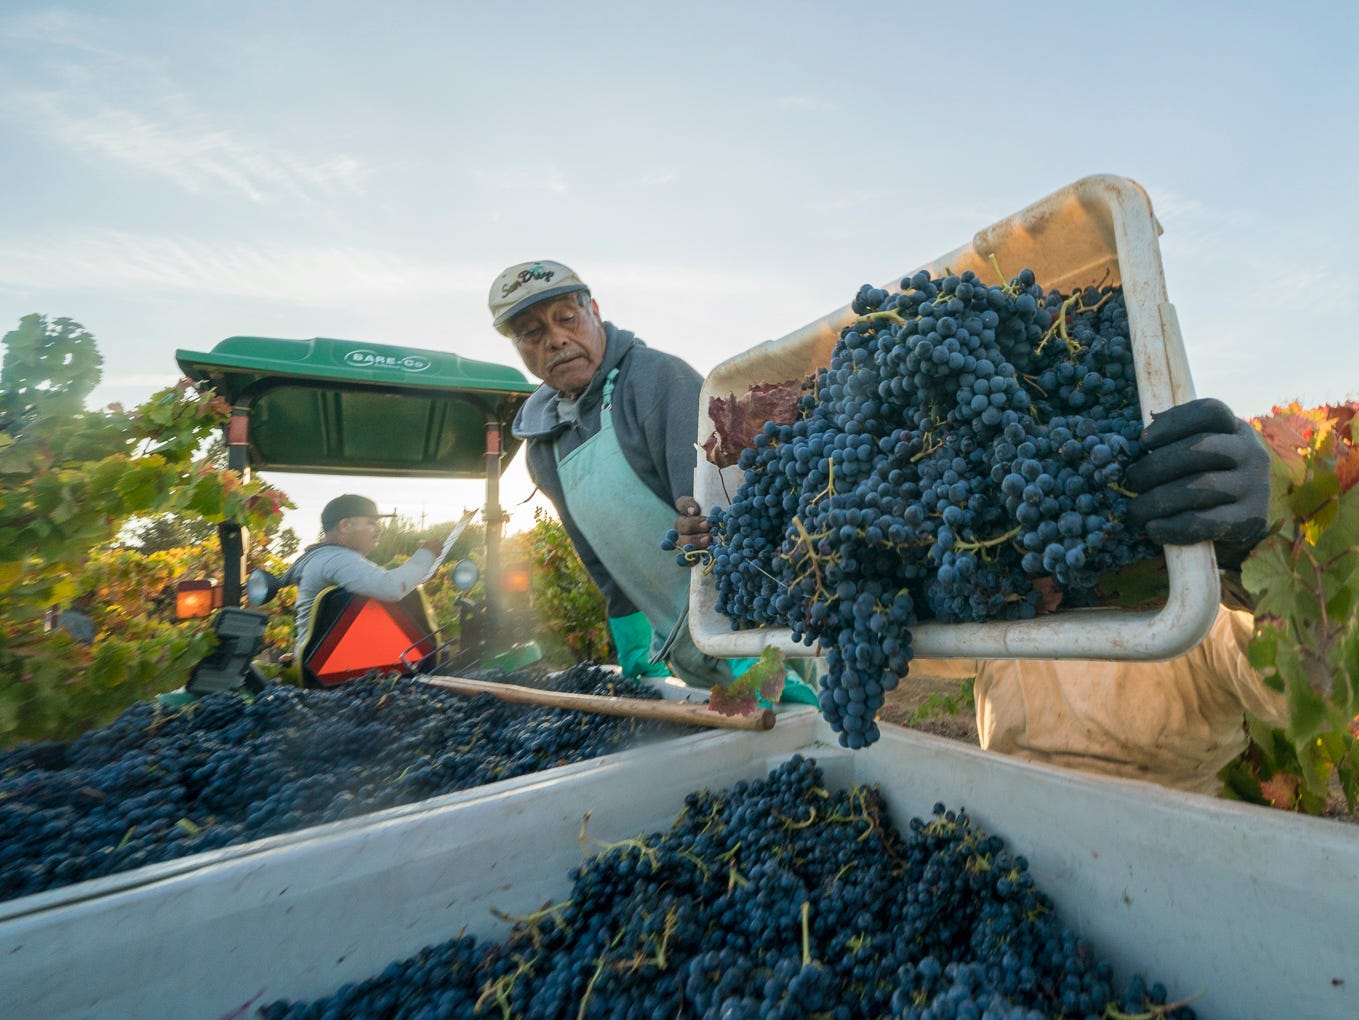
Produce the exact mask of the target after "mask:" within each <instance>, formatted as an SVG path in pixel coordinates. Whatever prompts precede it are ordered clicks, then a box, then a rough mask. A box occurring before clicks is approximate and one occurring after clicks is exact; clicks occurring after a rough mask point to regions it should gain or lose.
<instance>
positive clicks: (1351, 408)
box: [1322, 400, 1359, 436]
mask: <svg viewBox="0 0 1359 1020" xmlns="http://www.w3.org/2000/svg"><path fill="white" fill-rule="evenodd" d="M1322 410H1323V411H1324V412H1325V413H1326V417H1327V418H1329V419H1330V420H1331V428H1332V429H1334V430H1335V431H1336V432H1338V433H1340V434H1341V435H1342V436H1351V435H1353V434H1354V433H1353V425H1354V420H1355V418H1356V417H1359V401H1353V400H1351V401H1349V402H1348V403H1344V404H1327V405H1326V406H1325V407H1323V408H1322Z"/></svg>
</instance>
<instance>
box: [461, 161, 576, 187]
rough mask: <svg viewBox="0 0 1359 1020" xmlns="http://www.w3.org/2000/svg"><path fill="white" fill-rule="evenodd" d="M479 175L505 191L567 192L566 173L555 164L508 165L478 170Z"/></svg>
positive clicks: (484, 180)
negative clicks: (495, 168) (496, 168)
mask: <svg viewBox="0 0 1359 1020" xmlns="http://www.w3.org/2000/svg"><path fill="white" fill-rule="evenodd" d="M477 177H478V178H479V179H480V180H481V181H482V182H483V183H485V184H487V185H489V186H491V187H493V188H500V189H503V190H505V191H550V192H552V193H553V194H555V195H564V194H566V191H567V187H566V175H565V174H563V173H562V172H561V170H559V169H557V168H556V167H554V166H547V165H540V164H536V163H535V164H533V165H531V166H508V167H501V168H500V169H498V170H478V171H477Z"/></svg>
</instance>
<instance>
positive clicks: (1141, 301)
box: [689, 176, 1219, 660]
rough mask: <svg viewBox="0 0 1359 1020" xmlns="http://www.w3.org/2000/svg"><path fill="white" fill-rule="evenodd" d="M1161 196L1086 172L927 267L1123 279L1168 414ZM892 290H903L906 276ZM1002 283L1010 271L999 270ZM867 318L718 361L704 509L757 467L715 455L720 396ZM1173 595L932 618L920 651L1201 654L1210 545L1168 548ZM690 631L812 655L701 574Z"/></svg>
mask: <svg viewBox="0 0 1359 1020" xmlns="http://www.w3.org/2000/svg"><path fill="white" fill-rule="evenodd" d="M1159 229H1160V228H1159V226H1158V225H1157V223H1156V220H1155V218H1154V216H1153V215H1152V211H1151V202H1150V200H1149V199H1148V198H1147V195H1146V192H1144V191H1143V190H1142V189H1141V188H1140V187H1139V186H1138V185H1137V184H1135V183H1133V182H1132V181H1129V180H1126V179H1124V178H1121V177H1110V176H1097V177H1086V178H1083V179H1081V180H1079V181H1077V182H1076V183H1074V184H1071V185H1069V186H1067V187H1065V188H1063V189H1062V190H1061V191H1058V192H1056V193H1054V194H1052V195H1049V196H1048V197H1047V198H1045V199H1043V200H1042V201H1040V202H1036V203H1034V204H1033V205H1031V206H1029V207H1028V208H1027V209H1024V210H1022V211H1021V212H1018V213H1016V214H1015V215H1013V216H1011V217H1008V218H1007V219H1004V220H1001V221H1000V222H999V223H996V224H994V225H993V226H990V227H987V228H986V229H985V230H983V231H981V232H979V233H978V234H977V235H976V236H974V237H973V238H972V241H971V242H970V243H968V244H965V245H963V246H962V247H960V248H958V249H957V250H956V251H952V252H949V253H948V254H947V255H943V256H941V257H939V258H937V259H935V260H934V261H932V262H929V263H927V264H925V265H924V266H920V267H918V268H920V269H925V270H927V271H928V272H929V273H930V275H931V276H935V277H939V276H943V275H945V273H946V272H948V271H951V272H954V273H962V272H965V271H966V270H969V269H970V270H972V271H973V272H975V273H976V274H977V275H978V276H979V277H980V278H981V279H982V280H984V281H987V282H993V281H997V277H996V271H995V267H994V266H993V265H992V262H991V256H992V255H994V256H995V257H996V259H997V260H998V262H999V264H1000V267H1001V269H1002V270H1003V271H1004V272H1005V274H1006V275H1007V277H1012V276H1014V275H1015V274H1017V273H1018V272H1019V271H1020V270H1021V269H1025V268H1028V269H1032V270H1033V271H1034V274H1035V275H1036V277H1037V279H1038V282H1039V283H1040V284H1042V285H1043V286H1044V287H1045V288H1047V289H1049V290H1051V289H1054V288H1055V289H1057V290H1061V291H1062V292H1063V293H1069V292H1070V291H1072V290H1073V289H1076V288H1080V287H1085V286H1087V285H1102V284H1110V285H1117V284H1122V286H1123V293H1124V298H1125V300H1126V302H1127V306H1128V324H1129V327H1130V330H1131V335H1132V348H1133V355H1134V358H1135V362H1136V370H1137V388H1138V394H1139V396H1140V398H1141V404H1142V413H1143V417H1144V419H1145V420H1146V421H1148V422H1150V420H1151V412H1152V411H1161V410H1164V409H1165V408H1168V407H1172V406H1174V405H1175V404H1179V403H1183V402H1184V401H1186V400H1191V399H1193V396H1194V387H1193V382H1192V381H1191V380H1190V377H1189V365H1188V362H1187V361H1186V359H1185V355H1184V346H1183V343H1182V342H1181V338H1180V329H1179V323H1178V321H1177V319H1176V317H1175V309H1174V306H1172V305H1171V304H1170V302H1169V300H1168V299H1167V297H1166V285H1165V275H1164V273H1163V272H1162V269H1161V253H1160V248H1159V247H1158V245H1157V242H1156V236H1157V233H1158V232H1159ZM915 272H916V270H915V269H911V270H908V271H907V272H905V273H902V274H900V275H899V276H897V277H895V278H894V279H893V280H892V281H891V282H890V283H889V284H888V285H887V289H889V290H893V291H897V290H900V289H901V287H900V283H901V279H902V277H903V276H911V275H912V274H913V273H915ZM997 282H998V281H997ZM856 318H858V316H856V315H855V314H854V312H853V311H852V309H851V308H850V307H849V306H848V305H846V306H845V307H844V308H841V309H839V310H838V311H835V312H832V313H831V314H830V315H827V316H826V317H825V318H823V319H819V320H817V321H816V322H813V323H810V324H808V325H806V326H803V327H802V328H801V329H799V330H797V331H796V332H793V333H790V334H789V335H788V336H786V337H784V338H783V339H781V340H771V341H767V342H766V343H763V344H760V345H759V346H757V347H753V348H751V349H750V350H748V351H745V352H744V353H742V354H738V355H737V356H736V357H734V358H731V359H730V360H728V361H725V362H723V363H722V364H720V365H718V366H717V367H716V368H714V369H713V370H712V372H710V373H709V374H708V377H707V378H706V379H705V380H704V383H703V390H702V396H701V397H700V408H699V421H698V445H699V454H698V466H697V469H696V472H695V475H694V495H695V498H696V499H697V500H698V502H699V505H700V506H702V507H703V508H704V509H705V510H706V509H707V508H709V507H712V506H726V505H727V504H728V503H729V502H730V499H729V497H728V494H729V493H735V492H736V490H737V488H738V487H739V486H740V484H741V480H742V478H743V477H744V472H743V471H741V470H740V469H739V468H736V467H729V468H726V469H725V470H724V471H721V472H719V470H718V468H717V467H716V466H715V465H714V464H712V463H711V462H710V461H708V460H707V459H706V457H705V456H704V454H703V452H702V447H703V444H704V442H705V441H706V440H707V439H708V437H709V436H710V435H712V432H713V424H712V419H711V418H710V417H709V415H708V406H709V400H710V398H712V397H721V398H728V397H730V396H732V395H733V394H734V395H738V396H739V395H741V394H743V393H745V392H746V391H747V390H748V389H749V388H750V387H751V386H752V385H754V384H756V383H761V382H763V383H779V382H786V381H788V380H793V379H801V378H804V377H806V376H808V375H810V374H811V373H813V372H814V371H815V370H816V369H818V368H822V367H825V366H826V365H827V364H829V363H830V357H831V353H832V351H833V350H834V349H835V344H836V341H837V340H838V339H839V336H840V330H841V329H842V328H843V327H844V326H846V325H847V324H849V323H850V322H853V321H854V320H855V319H856ZM1166 572H1167V575H1168V580H1169V586H1170V594H1169V598H1168V600H1167V601H1166V603H1165V605H1164V606H1163V607H1162V608H1161V609H1160V610H1158V611H1156V612H1145V611H1131V610H1117V609H1107V610H1090V611H1084V610H1083V611H1079V612H1070V613H1055V614H1052V615H1049V616H1042V617H1039V618H1037V619H1033V620H1018V621H995V622H992V623H958V624H938V623H925V624H921V625H920V626H919V627H917V628H915V629H914V630H913V632H912V647H913V648H914V650H915V654H916V655H917V656H921V657H927V658H949V657H962V658H1014V659H1025V658H1028V659H1036V658H1037V659H1061V658H1065V659H1144V660H1151V659H1167V658H1173V657H1174V656H1176V655H1179V654H1181V653H1182V652H1185V651H1188V650H1189V649H1190V648H1192V647H1194V645H1196V644H1198V642H1199V641H1200V640H1202V639H1203V637H1204V635H1205V634H1207V633H1208V630H1209V628H1210V627H1211V626H1212V624H1213V620H1214V618H1215V617H1216V615H1217V605H1218V596H1219V590H1218V578H1217V564H1216V561H1215V559H1214V557H1213V549H1212V545H1211V543H1204V544H1202V545H1197V546H1168V547H1166ZM689 629H690V632H691V633H692V635H693V638H694V643H695V644H696V645H698V647H699V648H700V649H702V650H703V651H704V652H707V653H708V654H709V655H716V656H720V657H724V658H732V657H739V656H753V655H759V654H760V652H761V651H762V650H763V649H764V648H766V647H775V648H778V649H780V650H781V651H783V652H784V653H785V654H789V655H806V654H808V649H807V647H806V646H805V645H802V644H799V643H798V642H796V641H794V639H793V634H792V631H791V630H789V629H788V628H786V627H783V628H775V627H763V628H752V629H749V630H742V631H733V630H732V629H731V623H730V621H729V620H727V618H726V617H724V616H723V615H722V614H720V613H719V612H718V611H717V590H716V587H715V586H714V584H713V579H712V577H711V575H706V574H704V573H703V572H702V571H701V570H695V571H693V573H692V577H691V580H690V590H689Z"/></svg>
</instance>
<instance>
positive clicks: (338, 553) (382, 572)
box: [285, 545, 434, 660]
mask: <svg viewBox="0 0 1359 1020" xmlns="http://www.w3.org/2000/svg"><path fill="white" fill-rule="evenodd" d="M432 566H434V553H432V552H430V551H429V550H428V549H424V548H420V549H417V550H415V552H414V553H412V554H411V558H410V559H408V560H407V561H406V562H405V563H403V564H401V565H400V566H399V567H392V568H391V569H390V570H387V569H384V568H383V567H380V566H378V565H377V564H376V563H374V562H373V561H372V560H370V559H368V558H367V557H366V556H364V555H363V554H362V553H360V552H359V551H358V550H356V549H350V548H348V547H347V546H343V545H321V546H313V547H312V548H311V549H308V550H307V551H306V552H304V553H303V554H302V558H301V559H299V560H298V561H297V563H296V564H294V565H293V567H292V568H291V569H290V570H289V571H288V573H287V574H286V575H285V580H287V581H295V582H296V584H297V629H296V631H295V634H296V638H297V645H296V650H297V655H298V658H299V660H300V658H301V655H302V645H303V643H304V639H305V638H306V636H307V629H308V627H309V625H310V623H311V611H312V607H313V605H314V604H315V602H316V596H317V595H319V594H321V592H322V591H323V590H324V589H326V588H329V587H330V586H331V585H339V586H340V587H341V588H343V589H345V590H346V591H349V592H353V593H354V594H355V595H366V596H367V597H368V598H372V599H377V600H378V601H379V602H397V601H399V600H400V599H403V598H405V597H406V596H407V595H409V594H410V593H411V592H412V591H414V590H415V586H416V585H418V584H419V583H420V581H421V580H422V579H423V578H424V576H425V575H426V574H427V573H429V568H430V567H432ZM299 567H300V569H299Z"/></svg>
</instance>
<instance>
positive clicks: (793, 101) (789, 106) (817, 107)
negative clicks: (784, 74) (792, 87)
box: [774, 95, 838, 113]
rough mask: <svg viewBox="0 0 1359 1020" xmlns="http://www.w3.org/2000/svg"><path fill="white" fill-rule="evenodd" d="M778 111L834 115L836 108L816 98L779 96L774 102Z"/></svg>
mask: <svg viewBox="0 0 1359 1020" xmlns="http://www.w3.org/2000/svg"><path fill="white" fill-rule="evenodd" d="M774 105H775V106H776V107H778V108H779V109H780V110H795V111H798V112H802V113H834V112H835V110H836V109H838V107H836V105H835V104H834V103H832V102H829V101H828V100H825V99H820V98H818V97H816V96H803V95H798V96H780V97H779V98H778V99H775V100H774Z"/></svg>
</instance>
